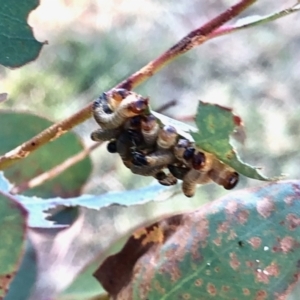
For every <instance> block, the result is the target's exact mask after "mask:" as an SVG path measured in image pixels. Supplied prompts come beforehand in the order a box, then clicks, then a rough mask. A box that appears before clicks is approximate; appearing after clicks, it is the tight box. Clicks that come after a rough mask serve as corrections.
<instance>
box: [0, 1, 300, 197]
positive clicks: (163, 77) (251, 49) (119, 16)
mask: <svg viewBox="0 0 300 300" xmlns="http://www.w3.org/2000/svg"><path fill="white" fill-rule="evenodd" d="M234 3H235V1H232V0H227V1H225V0H224V1H220V0H218V1H217V0H214V1H213V0H211V1H202V0H198V1H194V0H185V1H176V3H175V2H174V1H170V0H169V1H166V0H165V1H158V0H151V1H150V0H141V1H135V0H126V1H125V0H124V1H122V0H114V1H113V0H111V1H105V0H98V1H91V0H90V1H89V0H76V1H75V0H73V1H71V0H64V1H63V0H43V1H41V5H40V7H38V9H36V10H35V11H34V12H32V13H31V14H30V17H29V23H30V25H31V26H32V27H33V28H34V33H35V36H36V38H37V39H38V40H40V41H45V40H47V41H48V45H45V46H44V48H43V50H42V52H41V54H40V56H39V57H38V59H37V60H36V61H34V62H32V63H30V64H28V65H26V66H24V67H22V68H20V69H16V70H9V69H5V68H3V67H0V92H7V93H8V94H9V99H8V100H7V101H6V102H5V103H3V104H1V108H12V109H16V110H26V111H30V112H33V113H37V114H39V115H42V116H46V117H47V118H49V119H50V120H53V121H59V120H62V119H63V118H65V117H67V116H70V115H71V114H72V113H74V112H76V111H77V110H79V109H80V108H82V107H83V106H84V105H86V104H87V103H89V102H90V101H92V100H93V99H94V98H95V97H97V96H98V95H99V94H100V93H102V92H103V91H105V90H107V89H109V88H111V87H113V86H114V85H116V84H117V83H118V82H120V81H121V80H122V79H125V78H126V77H127V76H129V75H130V74H132V73H133V72H135V71H136V70H138V69H139V68H140V67H142V66H143V65H145V64H146V63H147V62H149V61H150V60H152V59H154V58H156V57H157V56H158V55H160V54H161V53H162V52H163V51H165V50H166V49H167V48H169V47H170V46H172V45H173V44H174V43H175V42H177V41H178V40H179V39H180V38H182V37H183V36H184V35H186V34H187V33H188V32H190V31H191V30H193V29H195V28H196V27H198V26H200V25H201V24H203V23H204V22H206V21H208V20H209V19H211V18H212V17H214V16H215V15H217V14H218V13H219V12H221V11H223V10H224V9H225V8H227V7H228V6H229V5H232V4H234ZM293 3H294V2H293V1H286V0H280V1H276V5H274V1H272V0H263V1H258V3H256V4H255V5H254V6H253V7H252V8H250V9H248V10H247V11H246V12H244V13H243V14H242V15H241V17H245V16H249V15H256V14H259V15H265V14H269V13H271V12H273V11H274V10H279V9H283V8H285V7H288V6H289V5H292V4H293ZM298 19H299V14H294V15H291V16H288V17H285V18H282V19H281V20H278V21H276V22H273V23H270V24H267V25H263V26H259V27H256V28H251V29H247V30H244V31H240V32H238V33H234V34H231V35H227V36H224V37H220V38H216V39H214V40H211V41H209V42H207V43H205V44H204V45H202V46H200V47H198V48H196V49H194V50H192V51H190V52H189V53H187V54H185V55H184V56H182V57H181V58H179V59H177V60H175V61H174V62H173V63H172V64H171V65H169V66H167V67H166V68H164V69H163V70H162V71H161V72H160V73H158V74H157V75H156V76H155V77H153V78H151V79H150V80H148V81H147V82H146V83H144V84H143V85H141V86H140V87H139V88H138V89H137V91H138V92H140V93H142V94H143V95H147V96H149V97H150V98H151V104H152V107H153V109H155V108H158V107H160V106H161V105H163V104H164V103H167V102H169V101H170V100H176V101H177V105H176V106H174V107H172V108H170V109H168V110H167V111H165V112H164V113H165V114H166V115H168V116H171V117H174V118H181V117H185V116H191V115H193V114H194V113H195V110H196V106H197V101H198V100H199V99H201V100H203V101H207V102H213V103H218V104H221V105H226V106H229V107H232V108H233V109H234V111H235V112H236V113H237V114H238V115H240V116H241V117H242V119H243V120H244V123H245V128H246V134H247V140H246V143H245V145H244V146H242V145H239V144H237V147H238V149H239V151H240V154H241V156H242V158H243V159H244V160H245V161H246V162H248V163H250V164H252V165H255V166H259V167H262V168H263V172H264V173H265V174H266V175H269V176H277V175H280V174H286V176H287V178H299V174H300V170H299V167H298V164H299V150H298V149H299V145H300V139H299V133H300V118H299V113H300V109H299V107H298V102H299V99H298V97H299V94H300V85H299V82H298V81H299V80H298V79H299V75H300V51H298V50H299V45H300V30H299V29H300V26H299V22H297V20H298ZM96 127H97V125H96V123H95V122H94V121H93V120H92V119H91V120H89V121H87V122H85V123H84V124H82V125H81V126H78V127H77V128H76V129H75V131H76V132H77V133H78V134H80V136H81V137H82V139H83V140H84V143H85V144H86V145H91V144H92V143H93V142H92V141H91V140H90V138H89V135H90V132H91V131H92V130H94V129H95V128H96ZM92 159H93V163H94V169H93V174H92V176H90V180H89V181H88V183H87V184H86V186H85V188H84V192H85V193H103V192H105V191H110V190H126V189H129V188H136V187H140V186H144V185H147V184H148V183H149V182H151V181H152V179H151V178H142V177H139V176H136V175H132V174H131V173H130V172H129V171H128V169H126V168H125V167H124V166H123V165H122V163H121V161H120V159H119V158H117V157H116V156H115V155H111V154H109V153H107V151H106V148H105V146H104V145H103V146H102V147H100V148H98V149H97V150H96V151H94V152H93V153H92ZM260 184H261V182H258V181H254V180H247V179H245V178H242V180H241V183H240V184H239V186H238V187H239V188H243V187H248V186H255V185H260ZM224 193H225V191H224V190H223V189H222V188H220V187H218V186H216V185H214V184H211V185H207V186H205V187H201V191H200V192H199V193H198V195H201V199H202V200H204V199H213V198H215V197H217V196H219V195H221V194H224ZM197 198H198V200H195V201H199V198H200V197H197ZM183 199H185V198H183Z"/></svg>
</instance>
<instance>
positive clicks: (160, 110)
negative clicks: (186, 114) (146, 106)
mask: <svg viewBox="0 0 300 300" xmlns="http://www.w3.org/2000/svg"><path fill="white" fill-rule="evenodd" d="M175 105H177V101H176V100H175V99H174V100H170V101H169V102H166V103H165V104H163V105H161V106H159V107H158V108H157V109H156V110H155V111H156V112H158V113H160V114H161V113H163V112H164V111H166V110H167V109H169V108H170V107H173V106H175Z"/></svg>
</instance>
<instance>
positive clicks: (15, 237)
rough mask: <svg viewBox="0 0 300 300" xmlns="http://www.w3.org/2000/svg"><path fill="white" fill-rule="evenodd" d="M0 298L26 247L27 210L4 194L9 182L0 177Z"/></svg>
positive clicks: (6, 288)
mask: <svg viewBox="0 0 300 300" xmlns="http://www.w3.org/2000/svg"><path fill="white" fill-rule="evenodd" d="M0 191H1V193H0V207H1V209H0V299H4V296H5V295H6V293H7V291H8V290H9V287H10V284H11V282H12V280H13V279H14V277H15V275H16V272H17V270H18V268H19V264H20V262H21V258H22V256H23V252H24V249H25V237H26V230H27V225H26V221H27V212H26V211H25V209H24V208H23V207H22V206H21V204H19V203H17V202H15V201H13V200H12V199H8V198H7V197H5V196H4V195H3V193H4V192H7V182H6V181H4V180H2V178H0Z"/></svg>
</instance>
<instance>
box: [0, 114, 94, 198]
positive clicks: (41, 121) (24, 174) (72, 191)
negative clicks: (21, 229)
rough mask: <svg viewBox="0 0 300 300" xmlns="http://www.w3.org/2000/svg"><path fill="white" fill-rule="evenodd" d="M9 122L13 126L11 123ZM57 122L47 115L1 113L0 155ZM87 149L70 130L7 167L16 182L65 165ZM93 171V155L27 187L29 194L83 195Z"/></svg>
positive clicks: (6, 171)
mask: <svg viewBox="0 0 300 300" xmlns="http://www.w3.org/2000/svg"><path fill="white" fill-rule="evenodd" d="M8 124H9V125H8ZM52 124H53V123H52V122H50V121H49V120H46V119H45V118H42V117H39V116H36V115H33V114H29V113H17V112H11V111H1V112H0V128H1V131H0V140H1V143H0V154H4V153H6V152H8V151H10V150H11V149H13V148H15V147H17V146H19V145H20V144H22V143H23V142H25V141H26V140H28V139H30V138H32V137H33V136H35V135H36V134H38V133H39V132H41V131H42V130H43V129H45V128H47V127H49V126H50V125H52ZM82 150H83V145H82V143H81V142H80V140H79V138H78V137H77V135H75V133H72V132H68V133H66V134H64V135H63V136H62V137H61V138H60V139H57V140H55V141H53V142H51V143H48V144H47V145H45V146H43V147H41V148H39V149H38V150H37V151H35V152H33V153H31V155H29V156H28V157H26V158H25V159H23V160H22V161H19V162H18V164H15V165H13V166H11V167H10V168H8V169H6V170H5V176H6V177H7V178H8V179H9V180H10V181H11V182H13V183H14V184H15V185H19V184H24V183H27V181H28V180H30V179H32V178H34V177H36V176H37V175H40V174H42V173H44V172H46V171H48V170H50V169H51V168H53V167H55V166H57V165H59V164H61V163H62V162H64V161H65V160H66V159H68V158H69V157H70V156H72V155H75V154H77V153H78V152H80V151H82ZM91 171H92V163H91V159H90V157H89V156H88V157H86V158H85V159H84V160H82V161H80V162H79V163H77V164H76V165H73V166H72V167H70V168H68V169H67V170H66V171H64V172H63V173H62V174H60V175H59V176H57V177H54V178H53V179H51V180H48V181H46V182H45V183H44V184H42V185H40V186H37V187H35V188H32V189H30V190H27V191H26V192H25V195H28V196H31V195H35V196H40V197H51V196H61V197H72V196H77V195H79V194H80V191H81V188H82V186H83V185H84V184H85V182H86V181H87V179H88V177H89V176H90V174H91Z"/></svg>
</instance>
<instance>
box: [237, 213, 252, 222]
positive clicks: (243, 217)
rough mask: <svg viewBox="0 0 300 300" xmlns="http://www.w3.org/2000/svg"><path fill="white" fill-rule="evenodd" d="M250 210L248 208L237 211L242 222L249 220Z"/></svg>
mask: <svg viewBox="0 0 300 300" xmlns="http://www.w3.org/2000/svg"><path fill="white" fill-rule="evenodd" d="M248 217H249V211H248V210H241V211H239V212H238V213H237V219H238V222H239V223H240V224H242V225H243V224H245V223H247V221H248Z"/></svg>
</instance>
